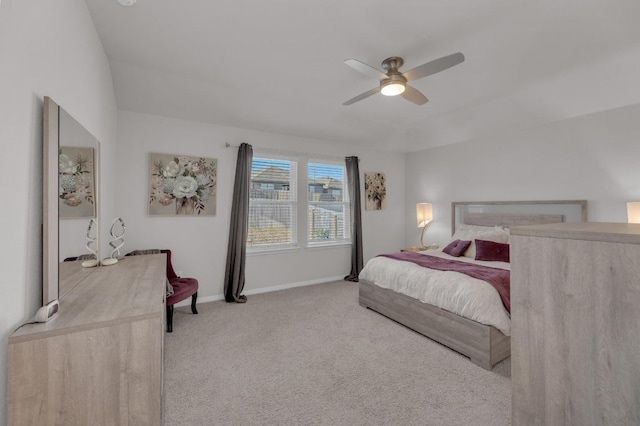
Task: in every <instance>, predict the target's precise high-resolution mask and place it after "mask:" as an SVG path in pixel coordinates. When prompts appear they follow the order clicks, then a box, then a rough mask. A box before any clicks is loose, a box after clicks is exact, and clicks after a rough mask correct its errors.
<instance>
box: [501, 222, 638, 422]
mask: <svg viewBox="0 0 640 426" xmlns="http://www.w3.org/2000/svg"><path fill="white" fill-rule="evenodd" d="M511 271H512V272H511V276H512V278H511V320H512V330H511V357H512V361H511V363H512V364H511V366H512V367H511V372H512V373H511V375H512V381H513V419H512V420H513V424H514V425H516V426H518V425H554V426H559V425H576V426H590V425H617V426H621V425H639V424H640V224H627V223H588V222H577V223H561V224H553V225H536V226H528V227H521V228H514V229H512V231H511Z"/></svg>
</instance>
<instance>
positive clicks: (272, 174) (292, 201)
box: [247, 157, 297, 247]
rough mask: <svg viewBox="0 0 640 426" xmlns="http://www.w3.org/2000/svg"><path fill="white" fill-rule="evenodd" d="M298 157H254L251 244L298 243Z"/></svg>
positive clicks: (249, 239) (278, 244)
mask: <svg viewBox="0 0 640 426" xmlns="http://www.w3.org/2000/svg"><path fill="white" fill-rule="evenodd" d="M296 179H297V162H296V161H295V160H286V159H273V158H261V157H254V158H253V164H252V166H251V190H250V194H249V233H248V236H247V246H249V247H286V246H293V245H295V244H296V243H297V238H296V235H297V230H296V217H297V203H296Z"/></svg>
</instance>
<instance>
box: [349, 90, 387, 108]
mask: <svg viewBox="0 0 640 426" xmlns="http://www.w3.org/2000/svg"><path fill="white" fill-rule="evenodd" d="M379 91H380V87H376V88H375V89H371V90H369V91H368V92H364V93H361V94H359V95H358V96H356V97H355V98H351V99H349V100H348V101H346V102H343V103H342V105H351V104H353V103H356V102H358V101H361V100H363V99H365V98H368V97H369V96H372V95H375V94H376V93H378V92H379Z"/></svg>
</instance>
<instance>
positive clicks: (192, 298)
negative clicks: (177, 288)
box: [191, 291, 198, 314]
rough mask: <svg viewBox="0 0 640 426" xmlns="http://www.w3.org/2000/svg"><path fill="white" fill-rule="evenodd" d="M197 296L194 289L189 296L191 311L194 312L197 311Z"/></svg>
mask: <svg viewBox="0 0 640 426" xmlns="http://www.w3.org/2000/svg"><path fill="white" fill-rule="evenodd" d="M197 298H198V292H197V291H196V292H195V293H193V296H191V312H193V313H194V314H197V313H198V311H197V310H196V299H197Z"/></svg>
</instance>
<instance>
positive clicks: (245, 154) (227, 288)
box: [224, 143, 253, 303]
mask: <svg viewBox="0 0 640 426" xmlns="http://www.w3.org/2000/svg"><path fill="white" fill-rule="evenodd" d="M252 161H253V148H252V147H251V145H249V144H246V143H243V144H241V145H240V147H239V148H238V162H237V163H236V180H235V184H234V187H233V204H232V205H231V226H230V228H229V245H228V247H227V266H226V268H225V272H224V299H225V300H226V301H227V302H230V303H231V302H236V303H245V302H246V301H247V296H244V295H242V294H240V293H242V289H243V288H244V265H245V261H246V258H247V233H248V232H249V189H250V188H249V187H250V185H251V163H252Z"/></svg>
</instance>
